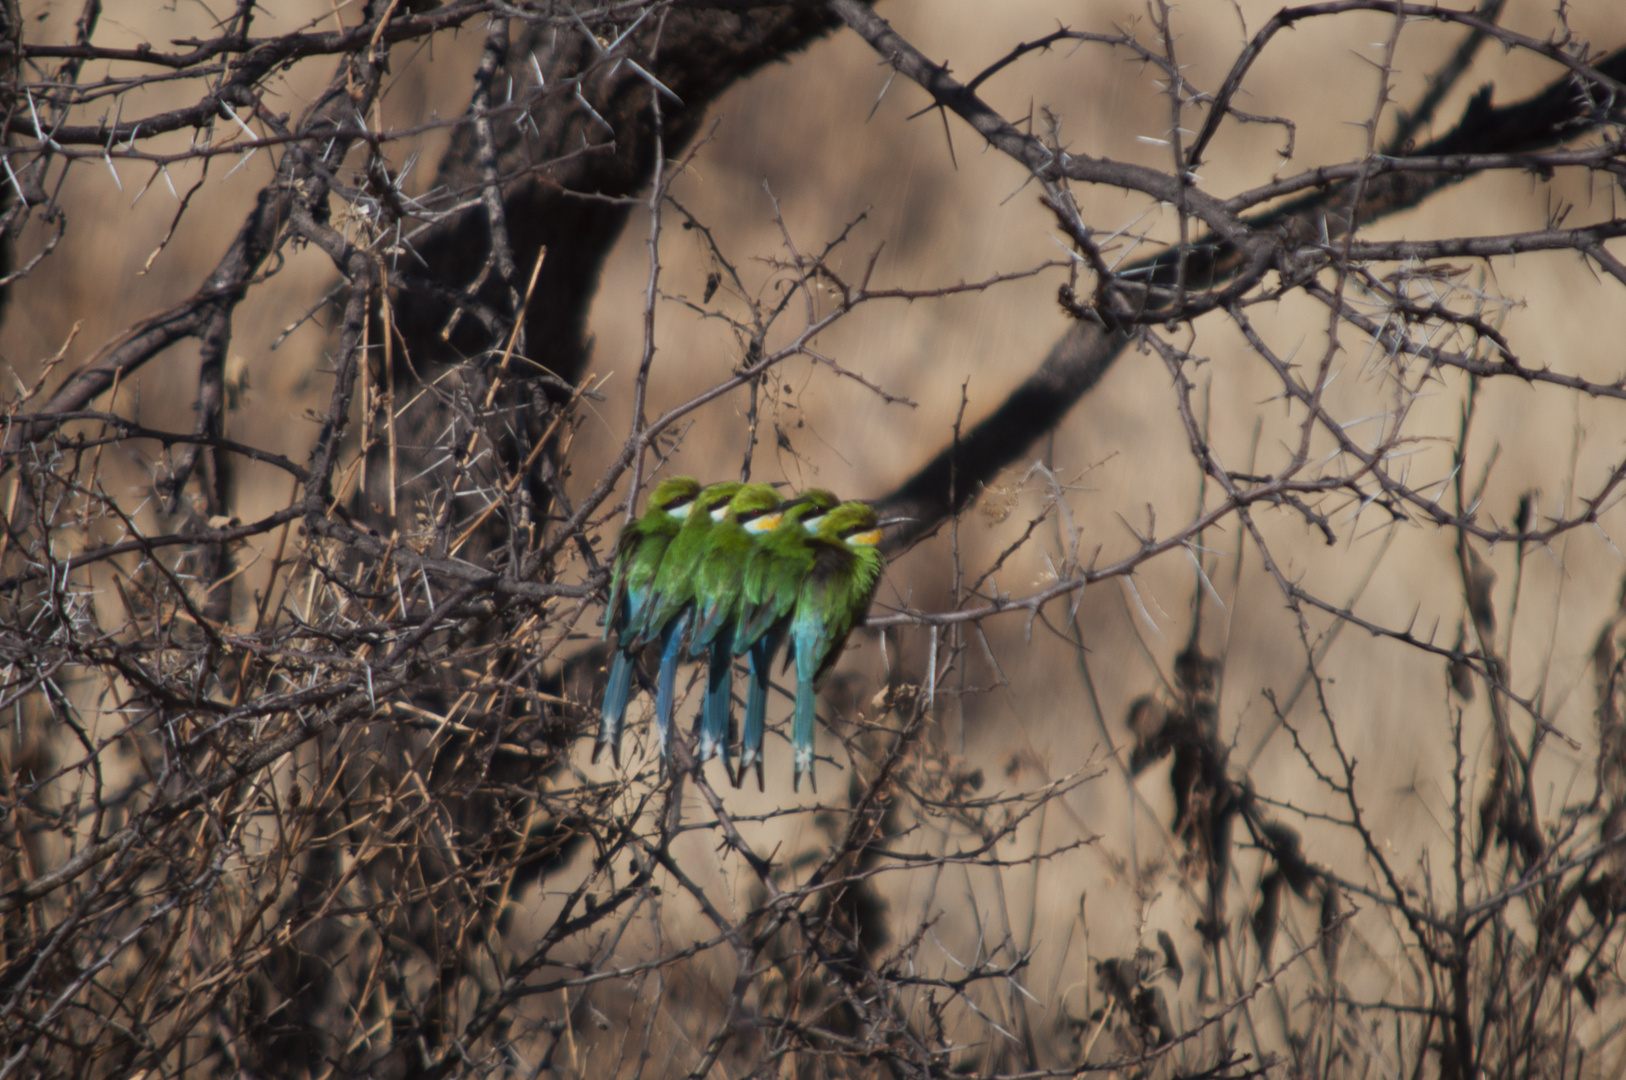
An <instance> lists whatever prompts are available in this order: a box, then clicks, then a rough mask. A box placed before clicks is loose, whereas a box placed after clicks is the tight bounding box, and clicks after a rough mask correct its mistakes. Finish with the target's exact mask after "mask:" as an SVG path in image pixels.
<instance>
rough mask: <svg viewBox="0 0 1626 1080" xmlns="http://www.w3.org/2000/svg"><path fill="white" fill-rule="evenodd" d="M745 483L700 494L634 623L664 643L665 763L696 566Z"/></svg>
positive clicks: (659, 715) (659, 698) (660, 714)
mask: <svg viewBox="0 0 1626 1080" xmlns="http://www.w3.org/2000/svg"><path fill="white" fill-rule="evenodd" d="M744 486H745V485H744V484H741V483H740V482H739V481H737V480H731V481H728V482H727V483H722V484H712V485H711V486H710V487H707V488H703V489H702V490H701V492H700V494H698V495H696V496H695V498H694V502H693V504H692V509H690V511H689V514H688V516H687V517H685V518H684V519H683V524H682V525H681V526H679V527H678V531H677V535H676V536H674V537H672V542H671V543H670V544H668V545H667V547H666V555H665V556H664V557H663V558H662V559H661V565H660V569H659V570H658V571H656V573H655V584H654V586H653V587H652V588H651V589H650V593H649V598H648V599H647V600H645V601H644V606H643V610H642V611H640V612H639V618H637V619H636V620H635V621H634V622H632V623H631V624H629V627H628V629H629V631H630V632H631V634H632V637H633V640H634V641H635V642H636V643H637V644H638V645H644V644H648V643H649V642H651V641H657V640H658V641H659V642H660V643H661V667H660V673H659V675H658V676H657V677H656V680H655V725H656V731H657V733H658V737H659V739H660V746H661V762H662V763H663V765H664V763H665V761H666V759H667V757H668V756H669V754H670V753H671V749H672V710H673V707H674V705H675V704H676V697H677V694H676V690H677V686H676V684H677V666H678V659H679V657H680V656H681V654H682V651H683V644H684V639H685V637H686V636H687V634H688V629H689V623H690V618H691V614H692V612H691V608H692V605H693V603H694V578H695V571H696V569H697V568H698V567H699V565H700V560H701V559H702V558H703V557H704V556H705V554H706V539H707V537H708V536H709V535H710V533H711V530H712V527H713V526H715V525H716V524H717V519H718V518H721V517H722V516H723V515H724V514H725V513H726V512H727V507H728V502H729V500H730V499H732V498H733V497H734V496H735V495H737V494H739V490H740V488H742V487H744Z"/></svg>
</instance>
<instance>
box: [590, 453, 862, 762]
mask: <svg viewBox="0 0 1626 1080" xmlns="http://www.w3.org/2000/svg"><path fill="white" fill-rule="evenodd" d="M880 540H881V522H880V521H879V520H878V519H877V517H876V514H875V509H874V508H873V507H871V506H870V505H869V504H867V503H861V502H840V501H839V500H837V498H836V497H835V496H834V495H833V494H831V493H830V492H828V491H825V490H824V489H822V488H810V489H808V490H807V491H804V492H802V493H801V494H800V495H797V496H794V497H792V498H788V499H786V498H781V496H780V494H779V493H778V491H776V490H775V489H774V488H773V487H772V486H771V485H768V484H744V483H739V482H735V481H730V482H727V483H722V484H712V485H710V486H709V487H701V486H700V484H699V483H698V482H697V481H696V480H694V479H693V478H691V477H687V476H674V477H672V478H670V479H668V480H664V481H662V482H661V483H660V484H658V485H657V486H656V487H655V490H654V491H652V492H651V493H650V495H649V500H648V503H647V504H646V506H645V509H644V514H643V516H642V517H640V518H639V519H638V520H636V521H634V522H631V523H630V524H628V525H627V526H626V527H625V528H623V529H622V530H621V535H620V536H619V537H618V538H617V540H616V545H615V555H614V560H613V563H612V568H611V573H610V602H609V607H608V610H607V612H606V614H605V619H604V634H605V637H606V638H608V637H609V634H610V632H611V631H612V630H613V631H614V632H615V634H616V640H617V648H616V650H615V653H614V656H613V658H612V659H611V662H610V678H609V683H608V685H607V686H606V687H605V690H604V705H603V716H602V721H601V725H600V728H599V738H598V745H597V746H596V747H594V749H593V758H594V760H595V761H596V760H597V759H598V756H599V754H600V753H601V752H602V751H603V750H604V748H605V747H606V746H608V747H609V748H610V755H611V757H612V758H613V759H614V760H615V762H616V763H617V764H619V763H620V761H621V731H622V726H623V723H624V721H625V718H626V712H627V701H628V699H629V697H630V696H631V692H632V676H633V669H634V667H635V664H636V659H637V654H638V652H639V651H640V650H641V649H643V648H644V647H645V646H648V645H653V644H659V646H660V669H659V673H658V675H657V676H656V684H655V722H656V732H657V736H658V738H659V741H660V751H661V760H662V761H663V762H665V761H666V760H667V758H668V757H669V756H670V752H671V747H672V710H673V707H674V704H675V697H676V687H675V683H676V680H677V669H678V664H679V662H680V661H681V660H682V659H683V658H684V656H685V655H687V656H689V657H691V658H696V659H698V658H700V657H704V658H705V659H706V662H707V667H706V692H705V699H704V704H703V705H702V707H701V714H700V740H699V746H698V748H697V752H696V755H695V756H696V760H697V762H699V763H703V762H705V761H707V760H709V759H710V758H712V757H716V756H718V755H721V756H722V759H723V765H724V768H725V769H727V770H728V771H729V776H730V778H731V779H732V781H733V783H734V786H735V787H738V786H739V784H740V781H741V779H742V778H743V777H744V776H745V772H746V770H747V769H749V768H751V767H753V766H755V769H756V774H757V786H758V787H761V786H762V784H763V776H762V740H763V732H764V727H765V724H766V720H767V709H768V689H769V677H770V666H771V665H772V663H773V659H774V655H775V654H776V653H777V652H778V651H779V648H780V646H781V645H784V646H785V647H786V650H787V651H786V654H785V667H786V669H787V670H788V669H789V667H790V665H791V663H792V662H794V663H795V665H796V712H795V720H794V722H793V724H792V728H791V741H792V743H793V745H794V747H795V772H794V786H795V787H797V788H800V787H801V781H802V774H803V773H806V774H807V775H808V777H809V779H811V778H812V774H813V721H814V701H815V692H816V690H817V687H818V683H819V681H820V680H821V679H822V678H823V677H824V675H825V673H826V672H827V671H829V670H830V668H831V667H833V666H834V665H835V662H836V659H837V657H839V656H840V655H841V650H842V647H843V646H844V645H845V644H846V641H847V635H848V634H849V633H850V632H851V631H852V628H853V626H854V625H855V624H856V623H857V622H858V620H859V619H860V618H862V617H863V615H864V612H865V611H866V610H867V609H868V608H869V603H870V600H871V598H872V597H874V595H875V589H876V586H877V585H879V583H880V580H881V572H882V570H883V569H884V568H885V565H886V560H885V558H884V557H883V556H882V555H881V552H880V549H879V547H878V546H877V545H879V543H880ZM737 657H744V658H746V660H747V662H748V664H749V669H750V673H751V674H750V685H749V688H748V690H747V692H746V703H745V723H744V726H743V729H742V732H741V738H740V763H739V770H738V771H737V772H736V771H734V770H733V768H732V766H731V764H730V747H729V721H730V717H731V714H732V711H733V710H732V704H733V702H732V698H733V681H734V680H733V668H734V660H735V659H736V658H737Z"/></svg>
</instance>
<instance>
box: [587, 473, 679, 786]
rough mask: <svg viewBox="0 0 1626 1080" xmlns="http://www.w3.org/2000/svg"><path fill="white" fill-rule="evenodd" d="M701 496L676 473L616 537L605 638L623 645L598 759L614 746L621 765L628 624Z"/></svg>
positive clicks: (608, 693)
mask: <svg viewBox="0 0 1626 1080" xmlns="http://www.w3.org/2000/svg"><path fill="white" fill-rule="evenodd" d="M698 494H700V483H699V481H697V480H695V479H694V478H693V477H689V476H674V477H671V478H670V479H667V480H663V481H661V482H660V483H659V484H657V485H656V486H655V490H654V491H651V492H650V493H649V499H648V501H647V502H646V503H645V504H644V516H643V517H641V518H639V519H638V520H637V521H634V522H630V523H628V524H627V525H626V526H625V527H623V528H622V530H621V535H620V536H618V537H616V540H615V555H614V559H613V561H612V563H611V568H610V602H609V604H608V606H607V608H606V610H605V614H604V637H605V638H606V639H608V638H609V636H610V631H612V630H613V631H615V633H616V636H617V642H618V647H617V648H616V651H615V655H614V657H613V658H612V659H611V661H610V679H609V682H608V683H606V684H605V687H604V704H603V707H602V712H601V719H600V720H599V728H598V743H597V744H596V745H595V746H594V747H593V760H594V761H597V760H598V759H599V755H600V754H601V753H603V752H604V748H605V747H606V746H608V747H609V748H610V760H612V761H614V762H615V763H616V764H617V765H620V764H621V728H622V724H623V722H624V721H625V718H626V714H627V699H628V697H629V695H630V693H631V690H632V669H633V662H634V658H635V653H634V652H633V649H632V648H631V645H630V641H629V640H628V634H627V627H628V626H629V625H630V624H631V623H632V622H633V621H634V619H636V618H637V616H638V615H639V614H640V612H641V611H642V609H643V605H644V601H645V600H647V599H648V597H649V591H650V587H651V586H652V585H654V583H655V574H656V571H657V570H658V569H659V568H660V564H661V557H662V556H663V555H665V554H666V546H667V544H669V543H671V541H672V538H673V537H674V536H676V535H677V533H678V528H679V527H680V526H681V525H682V524H683V520H684V518H685V517H686V516H687V515H688V513H689V509H690V508H691V507H692V506H693V505H694V499H695V496H696V495H698Z"/></svg>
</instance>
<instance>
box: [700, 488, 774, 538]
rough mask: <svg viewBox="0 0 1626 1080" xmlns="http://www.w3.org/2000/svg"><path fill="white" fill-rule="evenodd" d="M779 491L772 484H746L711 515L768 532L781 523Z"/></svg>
mask: <svg viewBox="0 0 1626 1080" xmlns="http://www.w3.org/2000/svg"><path fill="white" fill-rule="evenodd" d="M779 503H780V500H779V492H777V491H775V490H774V489H773V486H772V485H770V484H745V485H744V486H742V487H741V488H740V489H739V490H738V491H736V492H735V493H734V497H733V498H732V499H729V500H728V502H727V503H726V504H725V505H724V506H723V507H722V508H721V511H720V512H719V511H718V510H713V511H712V512H711V516H712V517H713V518H714V519H716V520H718V521H722V520H724V519H725V518H726V519H727V520H729V521H736V522H738V523H740V524H741V525H744V526H745V527H746V529H747V530H749V531H750V532H753V533H758V532H766V531H767V530H769V529H772V528H773V527H774V526H776V525H778V524H779Z"/></svg>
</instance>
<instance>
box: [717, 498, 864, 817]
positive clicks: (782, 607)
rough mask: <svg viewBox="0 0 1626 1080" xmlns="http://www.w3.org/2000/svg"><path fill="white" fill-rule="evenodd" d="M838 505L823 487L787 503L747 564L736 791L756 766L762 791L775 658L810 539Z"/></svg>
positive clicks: (739, 646) (740, 624)
mask: <svg viewBox="0 0 1626 1080" xmlns="http://www.w3.org/2000/svg"><path fill="white" fill-rule="evenodd" d="M839 501H840V500H838V499H837V498H836V497H835V495H834V493H832V492H829V491H826V490H824V489H823V488H809V489H808V490H806V491H804V492H802V494H801V495H800V496H799V497H798V498H796V499H793V500H791V501H790V502H787V503H785V504H784V505H783V506H781V508H780V509H781V514H780V520H779V525H778V527H776V528H775V529H774V530H773V531H772V532H769V533H767V534H766V535H764V536H763V537H762V538H761V540H760V542H759V543H758V544H757V547H756V550H755V551H753V552H752V553H751V556H750V558H749V559H748V560H747V561H746V563H745V572H744V574H743V575H742V576H741V580H740V597H739V612H738V614H737V616H736V622H735V627H734V644H733V651H734V655H735V656H745V655H749V657H750V663H751V682H750V689H749V690H748V691H747V693H746V698H745V726H744V728H743V729H742V732H741V738H740V770H739V772H738V773H736V774H735V776H734V786H735V787H739V786H740V783H741V782H742V781H743V780H744V779H745V771H746V770H747V769H749V768H750V767H751V766H752V765H755V766H756V772H757V789H758V790H762V789H763V787H764V784H763V776H762V760H763V758H762V736H763V730H764V727H765V724H766V719H767V712H768V679H769V676H770V675H771V673H772V665H773V657H774V654H775V653H777V652H778V651H779V646H780V644H781V643H782V642H783V641H784V639H785V631H786V627H787V625H788V624H789V620H790V616H791V613H792V612H793V611H794V610H795V608H796V598H797V596H798V595H800V593H801V589H802V582H803V581H805V580H806V579H807V576H808V574H809V573H810V572H811V571H812V569H813V562H814V544H813V538H812V535H811V534H812V533H813V532H815V531H817V529H818V526H819V523H820V522H821V521H823V519H824V515H825V514H827V513H829V512H830V511H831V510H833V509H834V508H835V507H836V505H837V504H838V503H839Z"/></svg>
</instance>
